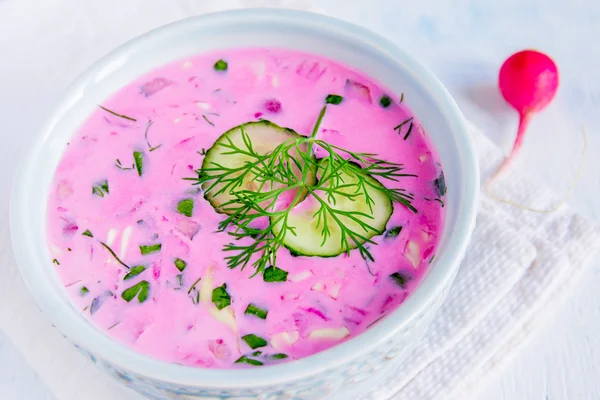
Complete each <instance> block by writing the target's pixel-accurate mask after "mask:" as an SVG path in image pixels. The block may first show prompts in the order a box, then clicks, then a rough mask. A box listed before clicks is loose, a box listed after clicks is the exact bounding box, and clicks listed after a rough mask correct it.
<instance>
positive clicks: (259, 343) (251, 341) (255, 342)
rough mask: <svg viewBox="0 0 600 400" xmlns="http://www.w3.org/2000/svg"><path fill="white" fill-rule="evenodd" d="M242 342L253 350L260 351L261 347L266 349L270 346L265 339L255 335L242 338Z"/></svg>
mask: <svg viewBox="0 0 600 400" xmlns="http://www.w3.org/2000/svg"><path fill="white" fill-rule="evenodd" d="M242 340H243V341H244V342H246V344H247V345H248V346H250V348H251V349H252V350H255V349H258V348H259V347H265V346H266V345H267V344H268V343H267V341H266V340H265V339H263V338H261V337H260V336H256V335H255V334H253V333H251V334H249V335H246V336H242Z"/></svg>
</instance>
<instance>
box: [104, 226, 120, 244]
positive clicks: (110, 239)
mask: <svg viewBox="0 0 600 400" xmlns="http://www.w3.org/2000/svg"><path fill="white" fill-rule="evenodd" d="M118 232H119V231H117V230H116V229H115V228H110V230H109V231H108V234H107V235H106V244H107V245H109V246H112V245H113V243H114V242H115V239H116V238H117V233H118Z"/></svg>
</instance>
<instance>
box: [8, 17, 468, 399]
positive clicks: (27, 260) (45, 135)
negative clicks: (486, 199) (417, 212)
mask: <svg viewBox="0 0 600 400" xmlns="http://www.w3.org/2000/svg"><path fill="white" fill-rule="evenodd" d="M250 46H251V47H256V46H269V47H284V48H290V49H297V50H302V51H305V52H311V53H315V54H319V55H322V56H325V57H328V58H331V59H334V60H337V61H340V62H342V63H345V64H347V65H350V66H352V67H354V68H355V69H358V70H360V71H363V72H364V73H366V74H368V75H369V76H371V77H373V78H375V79H376V80H378V81H379V82H380V83H381V84H383V85H384V86H386V87H388V88H390V89H391V90H392V91H393V92H394V93H395V94H397V95H399V94H400V93H404V98H405V101H406V103H407V105H408V106H409V107H410V108H411V109H412V111H413V112H414V113H415V114H416V115H417V117H418V118H419V119H420V121H421V122H422V124H423V126H424V128H425V130H426V132H427V133H428V135H429V136H430V138H431V140H432V141H433V143H434V145H435V147H436V148H437V150H438V152H439V155H440V158H441V161H442V163H443V167H444V171H445V175H446V182H447V186H448V188H449V190H448V194H447V201H446V208H447V218H446V224H445V227H444V231H443V237H442V240H441V243H440V246H439V250H438V255H437V256H436V261H435V262H434V263H433V265H432V267H431V269H430V271H429V272H428V274H427V276H426V277H425V279H424V280H423V282H422V284H421V285H420V287H419V288H418V289H417V291H416V292H415V293H414V294H413V295H412V296H411V297H410V298H409V299H408V300H407V301H406V302H405V303H404V304H403V305H402V306H401V307H400V308H399V309H398V310H396V311H395V312H394V313H392V314H391V315H390V316H388V317H387V318H386V319H384V320H383V321H382V322H381V323H379V324H377V325H376V326H374V327H373V328H371V329H370V330H368V331H367V332H365V333H364V334H362V335H360V336H357V337H356V338H353V339H352V340H350V341H348V342H346V343H343V344H341V345H339V346H336V347H334V348H331V349H329V350H327V351H325V352H322V353H319V354H316V355H314V356H311V357H308V358H305V359H302V360H299V361H295V362H292V363H288V364H283V365H280V366H276V367H267V368H277V374H268V373H265V369H264V368H262V369H261V370H260V371H258V370H251V369H248V370H243V371H239V370H238V371H235V372H233V371H223V370H220V371H216V370H199V369H192V368H185V367H180V366H177V365H172V364H168V363H165V362H162V361H158V360H154V359H150V358H148V357H146V356H142V355H140V354H137V353H135V352H133V351H132V350H129V349H128V348H126V347H125V346H123V345H120V344H118V343H116V342H114V341H112V339H110V338H108V337H107V336H105V335H104V334H103V333H101V332H100V331H97V330H96V329H95V328H94V327H93V326H91V325H90V324H89V323H88V322H87V321H86V320H85V319H84V318H83V317H82V316H81V315H80V312H79V310H76V309H75V308H73V307H72V306H71V303H70V301H69V298H68V297H67V294H66V292H65V291H64V290H63V287H62V284H61V282H60V281H59V278H58V276H57V274H56V273H55V272H54V266H53V264H52V263H51V261H50V260H51V257H50V254H49V252H48V250H47V246H46V236H45V231H46V226H45V225H46V201H47V194H48V193H49V190H50V183H51V181H52V178H53V173H54V170H55V168H56V166H57V164H58V162H59V160H60V158H61V155H62V152H63V150H64V149H65V148H66V143H67V142H68V141H69V139H70V137H71V135H72V134H73V133H74V132H75V131H76V130H77V128H78V127H79V126H80V124H81V123H82V122H83V121H84V120H85V118H87V116H88V115H89V114H90V113H91V112H92V110H93V109H94V108H95V107H96V106H97V104H99V103H101V102H102V101H103V99H105V98H106V97H108V96H110V95H111V94H112V93H114V92H115V91H116V90H118V89H119V88H120V87H122V86H123V85H125V84H127V83H128V82H129V81H130V80H132V79H134V78H136V77H137V76H139V75H140V74H142V73H144V72H146V71H148V70H150V69H152V68H155V67H158V66H160V65H163V64H166V63H168V62H170V61H173V60H176V59H179V58H183V57H185V56H188V55H192V54H196V53H200V52H205V51H209V50H213V49H226V48H238V47H250ZM57 104H58V105H57V107H56V109H55V110H54V112H53V113H52V116H51V118H50V120H49V121H48V123H47V124H46V126H45V127H44V128H43V129H42V130H41V131H40V133H39V135H38V136H37V138H36V141H35V142H34V143H33V144H32V146H31V148H30V151H29V153H28V154H27V155H26V157H25V158H24V160H23V162H22V164H21V167H20V170H19V172H18V175H17V178H16V181H15V186H14V192H13V198H12V209H11V228H12V234H13V243H14V247H15V253H16V256H17V260H18V262H19V265H20V269H21V272H22V275H23V277H24V279H25V281H26V283H27V285H28V287H29V289H30V291H31V292H32V294H33V295H34V297H35V298H36V300H37V302H38V304H40V306H41V308H42V309H43V311H44V312H45V313H46V314H47V316H48V318H49V319H50V320H51V321H52V323H53V324H55V325H56V326H57V328H59V330H60V331H62V332H63V333H64V334H65V335H66V336H68V337H69V338H70V339H71V340H72V341H74V342H75V343H77V344H79V345H80V346H82V347H84V348H86V349H88V350H89V351H90V352H92V353H93V354H96V355H98V356H100V357H101V358H104V359H106V360H109V361H110V362H111V363H114V364H115V365H119V366H121V367H123V368H125V369H128V370H130V371H134V372H137V373H140V374H143V375H146V376H149V377H155V378H157V379H162V380H166V381H170V382H179V383H182V384H190V385H197V386H209V387H232V386H233V387H235V386H239V387H244V386H255V385H256V384H257V383H260V384H265V383H269V382H271V383H273V382H280V381H283V380H285V379H292V378H298V377H301V376H303V375H310V374H313V373H316V372H318V371H320V370H324V369H326V368H329V367H332V366H335V365H339V364H341V363H343V362H346V361H348V360H350V359H352V358H354V357H356V356H357V354H361V353H362V352H366V351H369V350H370V349H372V348H373V347H374V346H376V345H377V344H378V343H381V341H382V340H385V339H386V338H387V337H389V336H390V335H392V334H393V333H394V331H396V330H397V329H398V327H399V326H402V325H403V324H407V323H410V319H411V318H412V317H413V316H414V315H416V314H418V313H420V312H422V311H423V310H422V309H423V307H425V305H426V304H427V299H428V298H429V297H430V296H432V295H433V294H434V293H436V291H438V290H439V288H440V287H441V286H442V285H443V283H444V282H447V280H452V279H453V278H454V275H455V273H456V271H457V268H458V263H459V261H460V258H461V257H462V254H463V252H464V249H465V247H466V244H467V241H468V237H469V235H470V231H471V229H472V226H473V222H474V215H475V206H476V200H477V189H476V188H477V187H478V173H477V171H478V170H477V166H476V162H475V156H474V151H473V147H472V144H471V142H470V138H469V134H468V132H467V130H466V126H465V124H464V121H463V120H462V116H461V114H460V112H459V111H458V108H457V107H456V105H455V104H454V102H453V101H452V99H451V97H450V96H449V95H448V93H447V92H446V91H445V89H444V88H443V87H442V85H441V84H440V83H439V82H438V81H437V80H436V79H435V77H434V76H433V75H432V74H430V73H429V72H428V71H426V70H425V69H424V68H423V67H422V66H420V65H419V64H417V63H416V62H415V61H414V60H413V59H412V58H410V57H409V56H408V55H406V54H405V53H404V52H402V51H401V50H399V49H398V48H396V47H395V46H394V45H392V44H391V43H389V42H387V41H386V40H384V39H382V38H380V37H378V36H376V35H374V34H372V33H370V32H368V31H366V30H364V29H362V28H360V27H356V26H353V25H350V24H347V23H343V22H341V21H337V20H334V19H331V18H327V17H323V16H317V15H313V14H309V13H303V12H294V11H283V10H277V11H276V10H245V11H237V12H226V13H219V14H211V15H206V16H202V17H197V18H192V19H189V20H184V21H181V22H178V23H175V24H171V25H168V26H166V27H163V28H160V29H158V30H156V31H153V32H150V33H149V34H146V35H144V36H142V37H140V38H138V39H135V40H134V41H132V42H129V43H127V44H126V45H124V46H122V47H120V48H119V49H117V50H115V51H114V52H112V53H111V54H109V55H107V56H106V57H104V58H103V59H102V60H101V61H99V62H98V63H97V64H95V65H94V66H93V67H92V68H90V69H89V70H88V71H86V72H85V73H84V74H83V75H82V76H81V77H80V78H79V79H78V80H77V81H76V82H75V83H74V84H73V85H72V86H71V87H70V88H69V89H68V90H67V91H66V92H65V93H64V95H63V97H62V98H61V99H60V101H59V102H58V103H57ZM40 194H41V195H40ZM232 374H235V379H234V380H232V379H231V377H232V376H233V375H232Z"/></svg>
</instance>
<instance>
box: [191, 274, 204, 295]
mask: <svg viewBox="0 0 600 400" xmlns="http://www.w3.org/2000/svg"><path fill="white" fill-rule="evenodd" d="M201 280H202V277H200V278H198V279H196V282H194V284H193V285H192V286H190V290H188V294H190V293H192V290H194V288H195V287H196V285H197V284H198V282H200V281H201Z"/></svg>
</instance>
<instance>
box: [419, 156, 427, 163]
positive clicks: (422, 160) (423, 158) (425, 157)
mask: <svg viewBox="0 0 600 400" xmlns="http://www.w3.org/2000/svg"><path fill="white" fill-rule="evenodd" d="M427 160H429V155H427V154H421V155H420V156H419V161H421V162H425V161H427Z"/></svg>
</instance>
